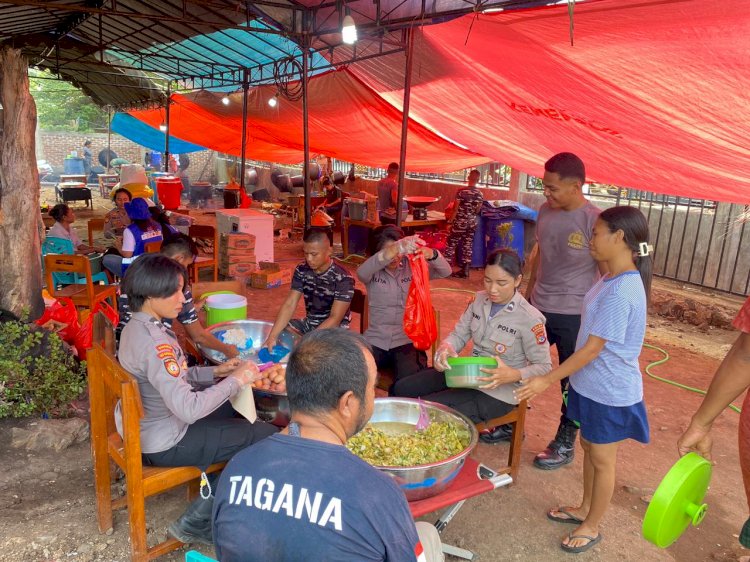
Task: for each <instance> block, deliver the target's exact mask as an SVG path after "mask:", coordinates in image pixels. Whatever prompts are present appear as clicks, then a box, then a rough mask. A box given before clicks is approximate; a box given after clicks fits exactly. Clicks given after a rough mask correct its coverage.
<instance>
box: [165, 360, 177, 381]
mask: <svg viewBox="0 0 750 562" xmlns="http://www.w3.org/2000/svg"><path fill="white" fill-rule="evenodd" d="M164 368H165V369H166V370H167V373H169V374H170V375H172V376H173V377H176V376H178V375H179V374H180V366H179V365H178V364H177V361H175V360H174V359H164Z"/></svg>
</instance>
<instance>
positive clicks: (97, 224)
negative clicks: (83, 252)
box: [88, 219, 104, 246]
mask: <svg viewBox="0 0 750 562" xmlns="http://www.w3.org/2000/svg"><path fill="white" fill-rule="evenodd" d="M88 229H89V246H93V245H94V232H95V231H102V232H103V231H104V219H89V222H88Z"/></svg>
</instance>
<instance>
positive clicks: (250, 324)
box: [198, 320, 300, 365]
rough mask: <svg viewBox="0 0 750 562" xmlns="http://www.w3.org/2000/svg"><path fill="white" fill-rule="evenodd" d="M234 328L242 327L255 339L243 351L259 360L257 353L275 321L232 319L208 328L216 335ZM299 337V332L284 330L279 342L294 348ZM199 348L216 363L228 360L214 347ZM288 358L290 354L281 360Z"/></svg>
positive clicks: (248, 336)
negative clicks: (250, 345)
mask: <svg viewBox="0 0 750 562" xmlns="http://www.w3.org/2000/svg"><path fill="white" fill-rule="evenodd" d="M234 328H240V329H242V330H244V332H245V337H247V338H249V339H252V340H253V347H252V349H248V350H247V351H245V352H243V353H242V357H243V358H244V359H251V360H253V361H257V360H258V357H257V354H258V352H259V351H260V346H261V345H263V342H264V341H266V338H267V337H268V334H270V333H271V328H273V323H271V322H263V321H262V320H232V321H230V322H221V323H220V324H214V325H213V326H211V327H210V328H209V329H208V330H209V331H210V332H211V333H212V334H214V335H216V333H217V332H220V331H222V330H230V329H234ZM299 338H300V336H299V335H298V334H296V333H294V332H292V331H290V330H284V331H283V332H281V335H280V336H279V340H278V343H279V344H280V345H283V346H284V347H286V348H287V349H289V350H292V349H294V347H295V346H296V345H297V342H298V341H299ZM198 349H199V350H200V352H201V353H202V354H203V356H204V357H205V358H206V359H208V360H209V361H210V362H211V363H213V364H214V365H220V364H221V363H223V362H224V361H226V360H227V358H226V357H225V356H224V354H223V353H220V352H218V351H216V350H214V349H204V348H201V347H200V346H198ZM288 360H289V355H287V356H286V357H284V358H283V359H282V360H281V363H286V362H287V361H288Z"/></svg>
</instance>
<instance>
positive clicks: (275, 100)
mask: <svg viewBox="0 0 750 562" xmlns="http://www.w3.org/2000/svg"><path fill="white" fill-rule="evenodd" d="M278 97H279V93H278V92H276V93H275V94H274V95H273V97H272V98H270V99H269V100H268V105H270V106H271V107H276V106H277V105H278V104H279V100H278Z"/></svg>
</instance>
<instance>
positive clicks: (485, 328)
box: [443, 291, 552, 404]
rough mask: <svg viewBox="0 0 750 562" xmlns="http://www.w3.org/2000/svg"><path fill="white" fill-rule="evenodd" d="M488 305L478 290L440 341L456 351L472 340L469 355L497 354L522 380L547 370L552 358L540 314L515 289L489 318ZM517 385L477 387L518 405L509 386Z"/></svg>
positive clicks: (488, 301)
mask: <svg viewBox="0 0 750 562" xmlns="http://www.w3.org/2000/svg"><path fill="white" fill-rule="evenodd" d="M491 308H492V303H491V302H490V298H489V296H487V292H486V291H480V292H478V293H477V296H476V298H475V299H474V301H473V302H472V303H470V304H469V306H468V307H467V308H466V310H465V311H464V313H463V314H462V315H461V318H460V319H459V320H458V323H457V324H456V327H455V328H454V329H453V331H452V332H451V333H450V335H449V336H448V337H447V338H445V340H443V341H444V342H446V343H449V344H450V345H451V346H453V349H455V350H456V352H457V353H459V352H460V351H461V350H462V349H463V348H464V346H465V345H466V344H467V343H468V342H469V340H472V342H473V344H474V347H473V349H472V352H471V354H472V355H473V356H475V357H494V356H495V355H498V356H499V357H500V359H501V360H502V361H503V362H504V363H505V364H506V365H508V366H509V367H513V368H514V369H518V370H520V371H521V378H522V379H526V378H529V377H536V376H539V375H546V374H547V373H548V372H550V370H552V359H551V358H550V354H549V342H548V341H547V333H546V331H545V329H544V323H545V318H544V316H543V315H542V313H541V312H539V311H538V310H537V309H536V308H534V307H533V306H531V305H530V304H529V302H528V301H527V300H526V299H525V298H523V296H522V295H521V293H519V292H518V291H516V294H515V296H514V297H513V298H512V299H511V301H510V302H509V303H508V306H506V307H505V308H504V309H503V310H501V311H500V312H498V313H497V314H495V316H493V317H492V318H490V309H491ZM517 385H518V383H509V384H504V385H502V386H500V387H498V388H496V389H493V390H484V389H480V390H482V392H485V393H486V394H489V395H490V396H492V397H493V398H497V399H498V400H502V401H503V402H506V403H508V404H518V400H516V399H515V398H514V397H513V389H514V388H515V387H516V386H517Z"/></svg>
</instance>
